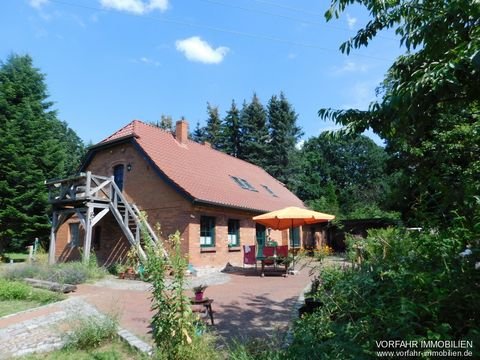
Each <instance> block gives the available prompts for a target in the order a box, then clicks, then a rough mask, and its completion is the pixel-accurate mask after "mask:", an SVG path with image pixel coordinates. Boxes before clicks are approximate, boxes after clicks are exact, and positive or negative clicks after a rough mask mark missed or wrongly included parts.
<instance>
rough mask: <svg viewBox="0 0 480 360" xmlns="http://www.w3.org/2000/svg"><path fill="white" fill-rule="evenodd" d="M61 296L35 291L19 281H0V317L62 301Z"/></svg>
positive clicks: (62, 297) (39, 290) (62, 296)
mask: <svg viewBox="0 0 480 360" xmlns="http://www.w3.org/2000/svg"><path fill="white" fill-rule="evenodd" d="M64 298H65V296H64V295H63V294H59V293H54V292H52V291H48V290H42V289H35V288H33V287H31V286H30V285H27V284H25V283H22V282H19V281H9V280H5V279H0V316H5V315H9V314H14V313H17V312H19V311H23V310H26V309H30V308H34V307H38V306H40V305H45V304H48V303H51V302H55V301H59V300H62V299H64Z"/></svg>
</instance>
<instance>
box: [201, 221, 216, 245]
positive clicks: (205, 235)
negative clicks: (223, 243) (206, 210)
mask: <svg viewBox="0 0 480 360" xmlns="http://www.w3.org/2000/svg"><path fill="white" fill-rule="evenodd" d="M200 246H202V247H208V246H215V218H214V217H212V216H201V217H200Z"/></svg>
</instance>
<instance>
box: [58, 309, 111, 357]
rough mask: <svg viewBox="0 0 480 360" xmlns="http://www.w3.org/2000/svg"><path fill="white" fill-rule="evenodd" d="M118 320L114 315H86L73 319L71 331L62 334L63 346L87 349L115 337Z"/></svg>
mask: <svg viewBox="0 0 480 360" xmlns="http://www.w3.org/2000/svg"><path fill="white" fill-rule="evenodd" d="M117 328H118V321H117V319H116V317H114V316H100V317H98V316H87V317H80V318H78V319H74V320H73V321H72V328H71V331H70V332H68V333H66V335H65V336H64V340H65V348H66V349H74V350H89V349H93V348H97V347H99V346H100V345H102V344H103V343H105V342H108V341H112V340H114V339H115V338H116V337H117Z"/></svg>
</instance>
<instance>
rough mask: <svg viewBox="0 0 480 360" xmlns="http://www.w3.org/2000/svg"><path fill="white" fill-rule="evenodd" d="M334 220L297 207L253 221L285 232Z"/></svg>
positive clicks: (322, 214) (328, 216)
mask: <svg viewBox="0 0 480 360" xmlns="http://www.w3.org/2000/svg"><path fill="white" fill-rule="evenodd" d="M333 219H335V216H334V215H329V214H324V213H321V212H318V211H313V210H309V209H302V208H299V207H296V206H290V207H286V208H283V209H280V210H275V211H271V212H269V213H266V214H262V215H258V216H254V217H253V220H255V221H256V222H257V223H259V224H262V225H265V226H266V227H270V228H272V229H275V230H285V229H289V228H294V227H297V226H302V225H310V224H315V223H320V222H327V221H330V220H333Z"/></svg>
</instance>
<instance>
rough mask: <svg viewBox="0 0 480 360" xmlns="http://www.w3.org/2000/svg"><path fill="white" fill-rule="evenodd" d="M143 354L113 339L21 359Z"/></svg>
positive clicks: (137, 358)
mask: <svg viewBox="0 0 480 360" xmlns="http://www.w3.org/2000/svg"><path fill="white" fill-rule="evenodd" d="M148 358H149V357H147V356H146V355H144V354H140V353H138V352H137V351H135V350H133V349H132V348H130V347H129V346H128V345H127V344H125V343H123V342H121V341H120V340H119V339H115V340H113V341H112V342H109V343H105V344H103V345H101V346H99V347H98V348H96V349H89V350H78V349H61V350H57V351H53V352H51V353H48V354H45V353H43V354H37V355H29V356H25V357H21V358H19V359H21V360H44V359H45V360H64V359H75V360H127V359H128V360H130V359H131V360H143V359H148Z"/></svg>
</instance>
